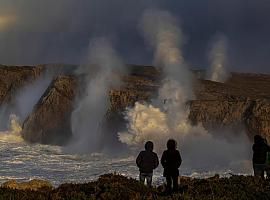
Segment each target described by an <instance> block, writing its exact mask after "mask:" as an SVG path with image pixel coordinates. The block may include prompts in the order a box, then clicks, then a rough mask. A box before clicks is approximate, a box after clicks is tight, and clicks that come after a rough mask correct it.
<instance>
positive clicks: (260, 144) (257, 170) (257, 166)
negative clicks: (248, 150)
mask: <svg viewBox="0 0 270 200" xmlns="http://www.w3.org/2000/svg"><path fill="white" fill-rule="evenodd" d="M252 150H253V158H252V162H253V170H254V176H260V177H262V178H264V172H265V171H266V172H267V177H268V178H269V175H270V173H269V167H268V165H267V164H266V155H267V152H270V147H269V146H268V145H267V142H266V141H265V139H263V138H262V137H261V136H260V135H255V136H254V144H253V146H252Z"/></svg>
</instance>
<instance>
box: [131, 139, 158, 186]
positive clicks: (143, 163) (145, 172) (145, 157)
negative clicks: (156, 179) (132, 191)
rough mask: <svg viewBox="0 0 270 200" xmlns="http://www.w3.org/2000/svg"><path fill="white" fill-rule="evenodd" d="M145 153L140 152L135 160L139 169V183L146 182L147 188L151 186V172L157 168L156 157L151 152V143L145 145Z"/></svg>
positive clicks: (152, 147) (152, 146)
mask: <svg viewBox="0 0 270 200" xmlns="http://www.w3.org/2000/svg"><path fill="white" fill-rule="evenodd" d="M144 147H145V151H141V152H140V153H139V155H138V157H137V159H136V164H137V166H138V167H139V169H140V181H141V182H143V183H144V182H145V179H146V182H147V185H148V186H151V184H152V177H153V170H154V169H156V168H157V166H158V164H159V162H158V156H157V154H156V153H155V152H153V149H154V144H153V142H151V141H148V142H146V143H145V146H144Z"/></svg>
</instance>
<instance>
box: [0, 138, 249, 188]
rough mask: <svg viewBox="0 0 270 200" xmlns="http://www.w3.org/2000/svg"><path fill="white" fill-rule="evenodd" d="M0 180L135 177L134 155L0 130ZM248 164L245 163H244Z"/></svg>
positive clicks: (198, 173) (158, 176) (188, 172)
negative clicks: (41, 141) (84, 149)
mask: <svg viewBox="0 0 270 200" xmlns="http://www.w3.org/2000/svg"><path fill="white" fill-rule="evenodd" d="M0 152H1V155H0V163H1V165H0V166H1V167H0V182H1V183H3V182H5V181H8V180H10V179H14V180H17V181H29V180H32V179H44V180H49V181H50V182H51V183H52V184H53V185H55V186H57V185H59V184H61V183H67V182H73V183H82V182H87V181H92V180H96V179H97V178H98V177H99V176H100V175H102V174H104V173H118V174H122V175H125V176H128V177H133V178H136V179H138V168H137V167H136V164H135V156H132V155H130V156H122V157H117V156H113V157H112V156H108V155H105V154H84V155H77V154H67V153H65V152H64V150H63V149H62V148H61V147H58V146H49V145H38V144H37V145H29V144H27V143H25V142H24V141H23V140H22V139H21V138H20V136H19V135H17V136H15V135H9V134H8V133H5V134H3V133H1V134H0ZM247 165H248V164H247ZM180 173H181V175H185V176H190V177H197V178H203V177H209V176H213V175H215V174H216V173H218V174H220V175H222V176H229V175H230V174H247V175H248V174H250V169H249V167H247V169H241V168H240V169H238V170H235V171H232V170H231V169H219V170H213V171H208V170H203V169H202V170H198V168H197V169H196V170H195V169H191V168H188V167H185V166H184V164H183V166H182V167H181V168H180ZM153 181H154V184H161V183H163V182H164V178H163V177H162V168H161V166H159V167H158V169H156V170H155V172H154V177H153Z"/></svg>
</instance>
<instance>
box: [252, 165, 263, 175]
mask: <svg viewBox="0 0 270 200" xmlns="http://www.w3.org/2000/svg"><path fill="white" fill-rule="evenodd" d="M253 170H254V176H260V177H262V178H264V165H263V164H253Z"/></svg>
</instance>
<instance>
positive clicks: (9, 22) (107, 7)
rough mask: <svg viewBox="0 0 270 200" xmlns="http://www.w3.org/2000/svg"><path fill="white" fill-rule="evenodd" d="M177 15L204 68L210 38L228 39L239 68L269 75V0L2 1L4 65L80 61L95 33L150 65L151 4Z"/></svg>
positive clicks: (188, 49) (189, 56)
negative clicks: (144, 32)
mask: <svg viewBox="0 0 270 200" xmlns="http://www.w3.org/2000/svg"><path fill="white" fill-rule="evenodd" d="M149 8H159V9H163V10H168V11H170V12H171V13H172V14H174V15H175V16H176V17H177V18H178V19H179V22H180V24H181V26H182V29H183V32H184V33H185V35H186V42H185V45H184V50H183V51H184V54H185V57H186V60H187V61H188V62H189V63H190V64H191V65H192V66H195V67H205V66H207V65H208V63H207V54H208V52H207V51H208V50H209V47H210V46H211V44H210V43H211V41H212V40H213V38H214V37H215V36H216V35H217V34H219V33H222V34H225V35H226V36H227V38H228V43H229V50H228V53H229V55H228V57H229V58H230V60H229V64H230V66H231V68H232V70H234V71H235V70H238V71H239V70H240V71H256V72H270V68H269V67H268V66H269V64H270V56H269V54H270V53H269V52H270V39H269V38H270V37H269V36H270V13H269V10H270V1H269V0H260V1H254V0H227V1H222V0H201V1H198V0H167V1H165V0H152V1H151V0H136V1H135V0H57V1H55V0H46V1H45V0H2V1H0V63H7V64H31V63H48V62H67V63H79V62H80V59H81V57H83V54H84V52H85V51H86V49H87V46H88V44H89V40H90V39H91V37H94V36H107V37H109V38H110V39H111V40H112V42H113V44H114V45H115V46H116V48H117V50H118V51H119V52H120V54H121V55H122V57H123V58H124V59H125V61H126V62H127V63H140V64H151V60H152V52H151V50H150V49H149V47H147V46H146V44H145V42H144V41H143V39H142V37H141V35H140V33H139V32H138V28H137V24H138V21H139V19H140V18H141V15H142V13H143V12H144V10H145V9H149Z"/></svg>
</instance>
